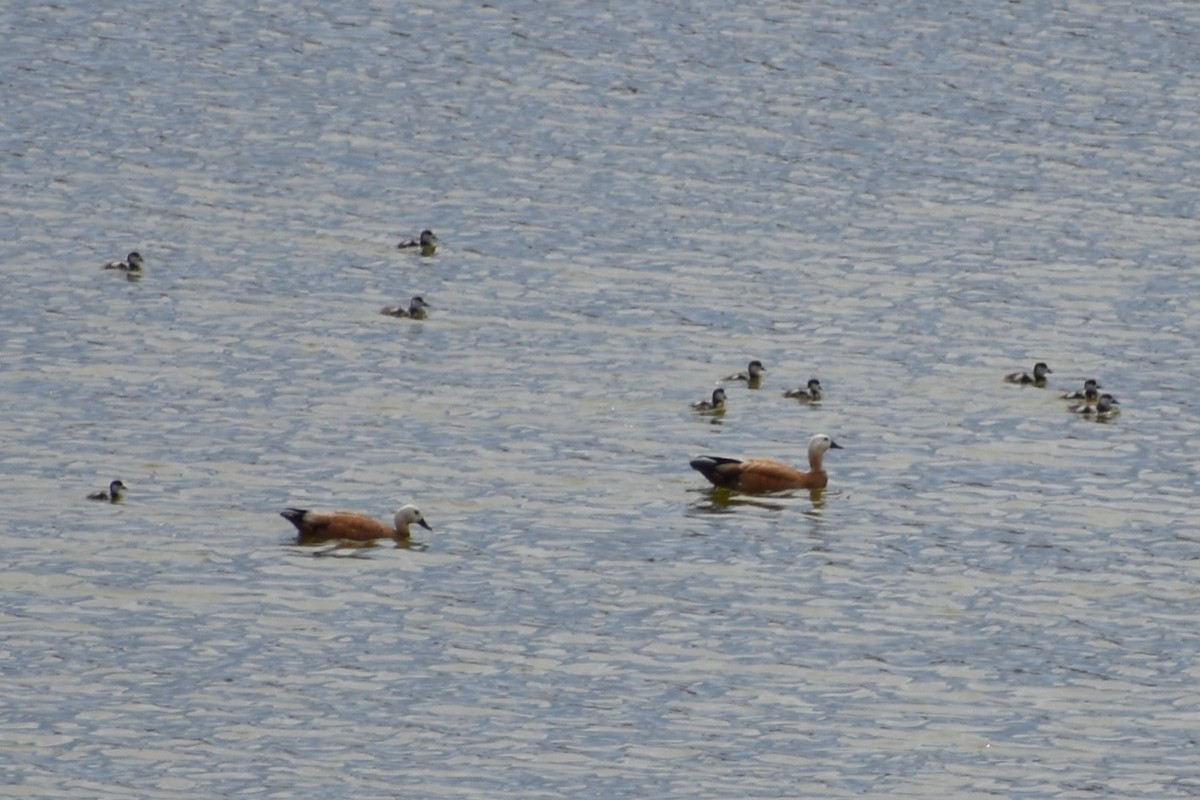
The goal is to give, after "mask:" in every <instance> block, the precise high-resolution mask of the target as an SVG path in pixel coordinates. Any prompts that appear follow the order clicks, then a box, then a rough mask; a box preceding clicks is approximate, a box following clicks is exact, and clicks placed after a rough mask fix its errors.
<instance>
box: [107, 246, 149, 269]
mask: <svg viewBox="0 0 1200 800" xmlns="http://www.w3.org/2000/svg"><path fill="white" fill-rule="evenodd" d="M104 269H116V270H120V271H121V272H141V271H142V254H141V253H139V252H137V251H136V250H135V251H133V252H132V253H130V254H129V255H127V256H125V258H123V259H121V260H120V261H110V262H108V263H107V264H105V265H104Z"/></svg>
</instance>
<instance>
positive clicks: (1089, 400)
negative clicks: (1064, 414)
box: [1067, 386, 1100, 414]
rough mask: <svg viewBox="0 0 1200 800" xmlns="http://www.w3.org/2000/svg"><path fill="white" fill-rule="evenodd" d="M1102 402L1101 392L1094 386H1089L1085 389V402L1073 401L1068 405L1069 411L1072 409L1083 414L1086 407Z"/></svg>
mask: <svg viewBox="0 0 1200 800" xmlns="http://www.w3.org/2000/svg"><path fill="white" fill-rule="evenodd" d="M1098 402H1100V392H1099V391H1098V390H1097V389H1096V387H1094V386H1089V387H1087V388H1086V389H1084V390H1083V402H1080V403H1072V404H1071V405H1069V406H1067V411H1072V412H1074V413H1076V414H1082V413H1083V410H1084V409H1085V408H1089V409H1090V408H1091V407H1092V406H1093V405H1095V404H1096V403H1098Z"/></svg>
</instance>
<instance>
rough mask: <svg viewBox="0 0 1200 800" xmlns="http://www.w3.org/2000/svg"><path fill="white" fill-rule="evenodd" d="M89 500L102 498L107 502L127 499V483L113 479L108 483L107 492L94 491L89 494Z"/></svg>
mask: <svg viewBox="0 0 1200 800" xmlns="http://www.w3.org/2000/svg"><path fill="white" fill-rule="evenodd" d="M87 499H88V500H101V501H103V502H105V503H119V502H121V501H122V500H124V499H125V484H123V483H121V482H120V481H113V482H112V483H110V484H109V485H108V491H107V492H92V493H91V494H89V495H88V496H87Z"/></svg>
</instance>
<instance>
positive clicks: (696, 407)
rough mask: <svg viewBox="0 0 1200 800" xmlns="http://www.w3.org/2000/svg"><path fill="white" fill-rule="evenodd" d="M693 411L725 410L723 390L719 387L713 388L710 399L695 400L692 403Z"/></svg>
mask: <svg viewBox="0 0 1200 800" xmlns="http://www.w3.org/2000/svg"><path fill="white" fill-rule="evenodd" d="M692 410H693V411H708V412H710V413H711V412H714V411H724V410H725V390H724V389H721V388H719V387H718V388H716V389H713V393H712V400H697V401H696V402H694V403H692Z"/></svg>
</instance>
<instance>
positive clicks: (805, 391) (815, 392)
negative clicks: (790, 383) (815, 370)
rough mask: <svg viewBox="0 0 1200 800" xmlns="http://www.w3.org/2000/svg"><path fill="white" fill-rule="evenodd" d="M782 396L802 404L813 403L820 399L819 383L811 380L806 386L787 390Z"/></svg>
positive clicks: (813, 379) (814, 379)
mask: <svg viewBox="0 0 1200 800" xmlns="http://www.w3.org/2000/svg"><path fill="white" fill-rule="evenodd" d="M783 396H784V397H791V398H794V399H796V400H799V401H800V402H802V403H815V402H817V401H818V400H820V399H821V382H820V381H819V380H817V379H816V378H811V379H809V381H808V385H807V386H798V387H796V388H795V389H788V390H787V391H786V392H784V393H783Z"/></svg>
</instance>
